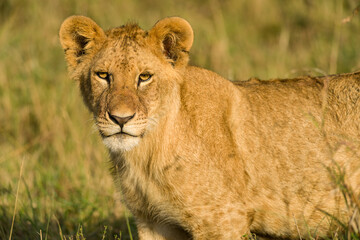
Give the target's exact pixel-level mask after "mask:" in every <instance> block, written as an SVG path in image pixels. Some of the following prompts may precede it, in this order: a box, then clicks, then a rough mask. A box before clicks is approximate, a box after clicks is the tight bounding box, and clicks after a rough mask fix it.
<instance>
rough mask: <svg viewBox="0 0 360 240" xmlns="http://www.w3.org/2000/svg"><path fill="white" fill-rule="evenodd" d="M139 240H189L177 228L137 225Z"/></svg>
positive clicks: (181, 230)
mask: <svg viewBox="0 0 360 240" xmlns="http://www.w3.org/2000/svg"><path fill="white" fill-rule="evenodd" d="M137 228H138V233H139V239H140V240H190V239H192V238H191V236H190V234H188V233H187V232H185V231H184V230H183V229H181V228H180V227H178V226H175V225H170V224H158V223H150V224H148V223H142V222H140V223H138V224H137Z"/></svg>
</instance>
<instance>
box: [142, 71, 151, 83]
mask: <svg viewBox="0 0 360 240" xmlns="http://www.w3.org/2000/svg"><path fill="white" fill-rule="evenodd" d="M151 77H152V75H151V74H150V73H142V74H140V75H139V83H140V82H146V81H149V80H150V79H151Z"/></svg>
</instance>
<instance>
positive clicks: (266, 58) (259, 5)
mask: <svg viewBox="0 0 360 240" xmlns="http://www.w3.org/2000/svg"><path fill="white" fill-rule="evenodd" d="M358 4H359V2H358V1H356V0H343V1H340V0H317V1H309V0H307V1H305V0H304V1H302V0H293V1H284V0H252V1H248V0H225V1H222V0H196V1H185V2H184V1H165V0H163V1H160V0H151V1H150V0H142V1H140V0H134V1H120V0H119V1H95V0H76V1H75V0H64V1H60V0H51V1H49V0H38V1H26V0H2V1H0V153H1V155H0V239H9V236H10V232H11V229H12V233H11V234H12V239H71V238H72V239H83V238H86V239H119V238H120V235H121V239H130V234H129V230H128V229H131V230H132V234H133V237H134V239H136V238H137V237H136V229H135V226H134V222H133V219H132V218H130V221H129V222H128V221H127V220H126V217H125V215H124V207H123V206H122V205H121V203H120V201H119V199H120V198H121V197H120V196H119V194H118V193H117V192H116V191H115V188H114V185H113V183H112V179H111V177H110V174H109V171H108V168H109V167H110V166H109V163H108V161H107V153H106V150H105V149H104V147H103V146H102V144H101V141H100V139H99V136H98V135H97V134H96V131H95V130H94V127H93V123H92V121H91V115H90V114H89V113H88V112H87V111H86V109H85V107H84V106H83V103H82V100H81V98H80V95H79V91H78V89H77V86H76V84H75V83H74V82H72V81H71V80H70V79H69V78H68V76H67V72H66V65H65V61H64V56H63V53H62V50H61V47H60V44H59V41H58V30H59V27H60V24H61V23H62V21H63V20H64V19H65V18H66V17H67V16H69V15H73V14H81V15H86V16H89V17H91V18H93V19H94V20H95V21H96V22H98V23H99V24H100V26H102V27H104V28H110V27H114V26H118V25H122V24H123V23H125V22H127V21H136V22H138V23H139V24H140V25H141V26H142V27H144V28H146V29H149V28H150V27H151V26H152V25H153V24H154V23H155V22H156V21H157V20H159V19H160V18H163V17H166V16H174V15H177V16H181V17H184V18H186V19H187V20H188V21H189V22H190V23H191V24H192V26H193V28H194V32H195V42H194V46H193V48H192V50H191V63H192V64H196V65H199V66H202V67H205V68H208V69H211V70H214V71H216V72H218V73H220V74H221V75H223V76H225V77H227V78H229V79H237V80H240V79H247V78H249V77H253V76H255V77H260V78H275V77H294V76H298V75H304V74H310V75H322V74H331V73H340V72H349V71H354V70H357V69H360V47H359V37H360V17H359V16H358V15H355V16H354V17H353V18H352V19H351V21H349V22H347V23H342V20H343V19H344V18H346V17H348V16H351V15H352V11H353V9H355V8H356V7H357V5H358ZM22 163H23V171H22V173H21V177H19V176H20V169H21V165H22ZM18 186H19V188H18ZM17 189H18V194H17ZM15 203H16V209H15ZM14 212H15V215H14ZM13 216H15V219H14V224H13V225H12V220H13ZM127 223H129V224H127ZM12 226H13V227H12ZM105 226H106V231H105ZM115 235H117V236H116V237H115Z"/></svg>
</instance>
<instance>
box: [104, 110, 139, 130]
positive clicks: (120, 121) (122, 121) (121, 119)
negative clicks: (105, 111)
mask: <svg viewBox="0 0 360 240" xmlns="http://www.w3.org/2000/svg"><path fill="white" fill-rule="evenodd" d="M134 116H135V113H134V114H133V115H131V116H126V117H123V116H121V117H119V116H117V115H112V114H110V113H109V117H110V119H111V121H113V122H114V123H117V124H118V125H119V126H120V127H121V128H123V127H124V125H125V123H127V122H128V121H130V119H132V118H133V117H134Z"/></svg>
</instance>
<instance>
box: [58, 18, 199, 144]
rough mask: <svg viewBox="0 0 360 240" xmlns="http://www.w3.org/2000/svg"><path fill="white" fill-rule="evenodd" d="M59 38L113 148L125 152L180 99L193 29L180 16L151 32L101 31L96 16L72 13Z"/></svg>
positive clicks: (124, 28) (126, 28) (134, 27)
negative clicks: (183, 73) (179, 92)
mask: <svg viewBox="0 0 360 240" xmlns="http://www.w3.org/2000/svg"><path fill="white" fill-rule="evenodd" d="M60 41H61V45H62V47H63V49H64V51H65V55H66V60H67V63H68V67H69V72H70V74H71V77H72V78H73V79H76V80H78V81H79V83H80V88H81V92H82V95H83V98H84V101H85V104H86V105H87V106H88V108H89V109H90V111H91V112H92V113H93V114H94V117H95V121H96V125H97V127H98V129H99V131H100V134H101V136H102V137H103V139H104V143H105V145H106V146H107V147H108V148H109V149H110V150H111V151H128V150H130V149H132V148H133V147H135V146H136V145H138V143H139V142H140V141H141V138H143V137H144V136H146V134H147V133H148V132H149V131H151V130H152V129H153V128H154V127H156V125H157V123H158V122H159V121H160V120H161V118H162V117H163V116H165V115H166V114H167V113H168V112H169V111H171V109H173V108H176V107H177V106H176V104H177V100H178V99H179V94H178V90H179V87H178V86H179V81H181V72H182V70H183V69H184V67H185V66H186V65H187V62H188V51H189V50H190V48H191V45H192V42H193V31H192V29H191V26H190V25H189V23H188V22H187V21H185V20H184V19H181V18H178V17H172V18H165V19H163V20H161V21H159V22H158V23H157V24H156V25H155V26H154V27H153V28H152V29H151V30H150V31H144V30H142V29H140V28H139V27H138V26H137V25H134V24H128V25H124V26H121V27H118V28H113V29H110V30H109V31H106V32H104V31H103V29H101V28H100V27H99V26H98V25H97V24H96V23H95V22H94V21H92V20H91V19H89V18H87V17H83V16H72V17H69V18H68V19H66V20H65V21H64V22H63V24H62V25H61V29H60Z"/></svg>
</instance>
